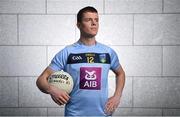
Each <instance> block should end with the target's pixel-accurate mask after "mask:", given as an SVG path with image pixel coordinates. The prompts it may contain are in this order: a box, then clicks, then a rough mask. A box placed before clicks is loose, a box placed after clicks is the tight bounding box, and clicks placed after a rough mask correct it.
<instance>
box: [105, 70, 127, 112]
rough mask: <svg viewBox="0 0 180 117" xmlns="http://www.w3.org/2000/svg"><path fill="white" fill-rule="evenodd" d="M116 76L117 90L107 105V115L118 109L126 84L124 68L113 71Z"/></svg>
mask: <svg viewBox="0 0 180 117" xmlns="http://www.w3.org/2000/svg"><path fill="white" fill-rule="evenodd" d="M113 72H114V73H115V75H116V89H115V92H114V95H113V96H112V97H110V98H109V99H108V102H107V103H106V111H107V113H112V112H114V111H115V109H116V108H117V107H118V105H119V103H120V99H121V96H122V92H123V88H124V84H125V72H124V70H123V68H122V67H119V68H118V69H117V70H115V71H113Z"/></svg>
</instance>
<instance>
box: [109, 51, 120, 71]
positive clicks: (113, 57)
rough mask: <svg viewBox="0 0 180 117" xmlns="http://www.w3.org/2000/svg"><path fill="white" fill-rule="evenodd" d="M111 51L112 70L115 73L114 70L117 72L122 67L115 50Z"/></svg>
mask: <svg viewBox="0 0 180 117" xmlns="http://www.w3.org/2000/svg"><path fill="white" fill-rule="evenodd" d="M110 51H111V52H110V55H111V64H110V69H111V70H113V71H114V70H117V69H118V68H119V67H120V66H121V65H120V62H119V59H118V55H117V53H116V52H115V51H114V50H113V49H111V50H110Z"/></svg>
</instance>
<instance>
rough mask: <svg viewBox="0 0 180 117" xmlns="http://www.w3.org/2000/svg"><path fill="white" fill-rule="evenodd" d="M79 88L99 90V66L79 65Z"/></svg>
mask: <svg viewBox="0 0 180 117" xmlns="http://www.w3.org/2000/svg"><path fill="white" fill-rule="evenodd" d="M80 89H89V90H100V89H101V68H100V67H81V68H80Z"/></svg>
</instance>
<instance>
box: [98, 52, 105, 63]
mask: <svg viewBox="0 0 180 117" xmlns="http://www.w3.org/2000/svg"><path fill="white" fill-rule="evenodd" d="M99 59H100V62H101V63H105V62H106V54H100V55H99Z"/></svg>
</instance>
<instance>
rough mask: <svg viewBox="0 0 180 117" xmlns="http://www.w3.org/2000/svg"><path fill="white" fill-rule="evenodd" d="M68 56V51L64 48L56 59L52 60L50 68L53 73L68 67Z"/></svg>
mask: <svg viewBox="0 0 180 117" xmlns="http://www.w3.org/2000/svg"><path fill="white" fill-rule="evenodd" d="M67 56H68V54H67V50H66V49H65V48H64V49H63V50H61V51H60V52H58V53H57V54H56V55H55V56H54V58H53V59H52V60H51V63H50V64H49V68H50V69H52V70H53V71H60V70H64V69H65V66H66V61H67Z"/></svg>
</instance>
